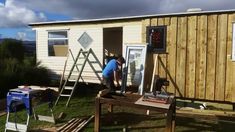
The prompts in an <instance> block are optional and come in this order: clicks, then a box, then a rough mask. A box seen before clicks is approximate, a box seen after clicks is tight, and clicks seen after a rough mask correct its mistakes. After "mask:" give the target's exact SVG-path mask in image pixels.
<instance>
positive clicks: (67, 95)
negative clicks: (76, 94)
mask: <svg viewBox="0 0 235 132" xmlns="http://www.w3.org/2000/svg"><path fill="white" fill-rule="evenodd" d="M60 96H62V97H70V95H69V94H61V95H60Z"/></svg>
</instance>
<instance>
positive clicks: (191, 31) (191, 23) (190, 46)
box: [185, 16, 197, 98]
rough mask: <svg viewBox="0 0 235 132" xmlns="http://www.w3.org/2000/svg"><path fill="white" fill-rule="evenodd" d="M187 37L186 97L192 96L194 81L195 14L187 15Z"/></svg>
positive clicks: (193, 94) (193, 95) (193, 93)
mask: <svg viewBox="0 0 235 132" xmlns="http://www.w3.org/2000/svg"><path fill="white" fill-rule="evenodd" d="M187 37H188V39H187V60H186V75H185V77H186V82H185V83H186V84H185V93H186V95H185V96H186V97H188V98H194V97H195V81H196V76H195V75H196V43H197V16H189V17H188V34H187Z"/></svg>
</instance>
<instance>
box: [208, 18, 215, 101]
mask: <svg viewBox="0 0 235 132" xmlns="http://www.w3.org/2000/svg"><path fill="white" fill-rule="evenodd" d="M216 38H217V15H210V16H208V47H207V71H206V99H208V100H214V98H215V75H216V73H215V64H216V42H217V39H216Z"/></svg>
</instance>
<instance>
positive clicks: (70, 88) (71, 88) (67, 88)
mask: <svg viewBox="0 0 235 132" xmlns="http://www.w3.org/2000/svg"><path fill="white" fill-rule="evenodd" d="M64 89H66V90H73V87H68V86H66V87H64Z"/></svg>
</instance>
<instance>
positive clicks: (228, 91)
mask: <svg viewBox="0 0 235 132" xmlns="http://www.w3.org/2000/svg"><path fill="white" fill-rule="evenodd" d="M234 21H235V14H230V15H229V16H228V33H227V61H226V63H227V68H226V84H225V85H226V86H225V101H232V96H233V95H234V94H233V92H232V89H233V83H235V81H234V78H233V75H232V73H233V72H232V71H233V70H234V69H233V66H232V65H233V64H232V63H233V62H232V60H231V58H232V57H231V56H232V40H233V23H232V22H234Z"/></svg>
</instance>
